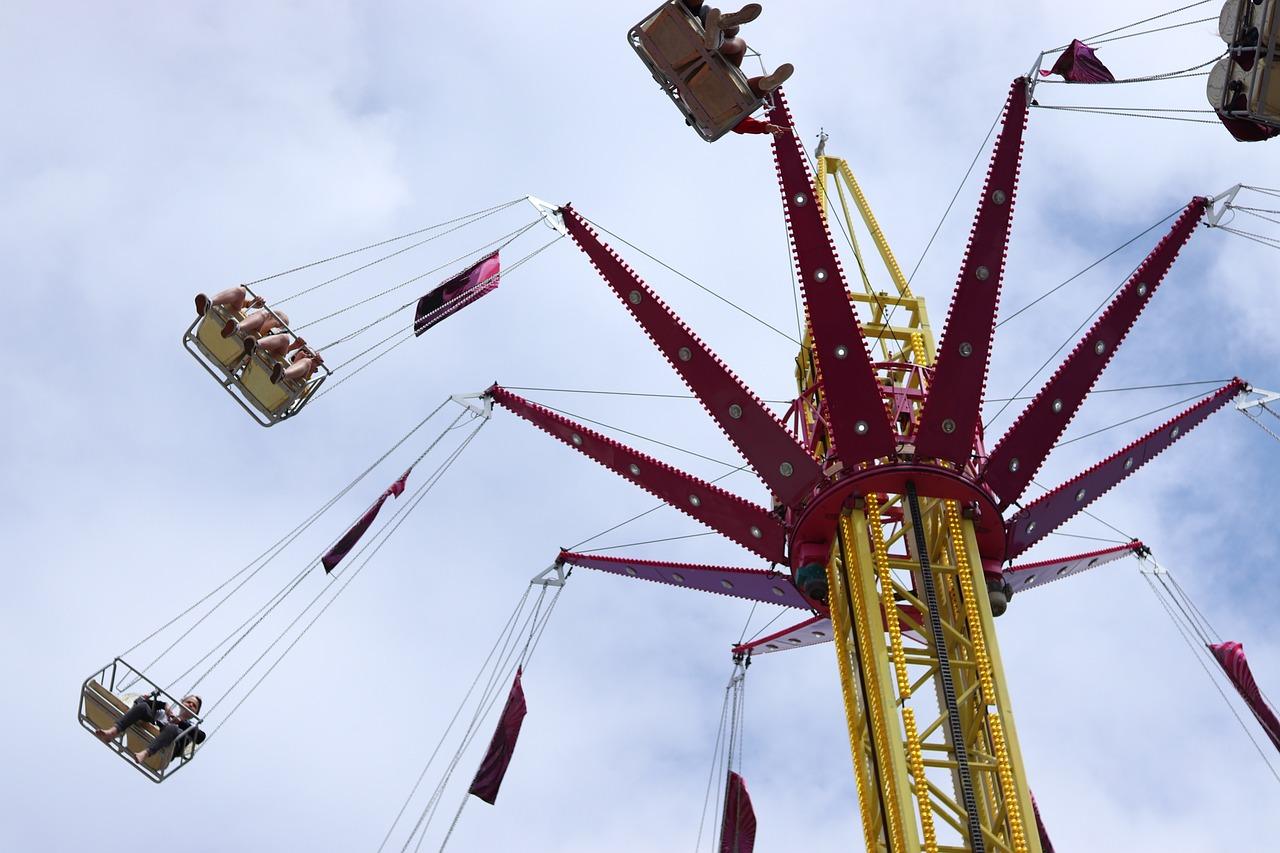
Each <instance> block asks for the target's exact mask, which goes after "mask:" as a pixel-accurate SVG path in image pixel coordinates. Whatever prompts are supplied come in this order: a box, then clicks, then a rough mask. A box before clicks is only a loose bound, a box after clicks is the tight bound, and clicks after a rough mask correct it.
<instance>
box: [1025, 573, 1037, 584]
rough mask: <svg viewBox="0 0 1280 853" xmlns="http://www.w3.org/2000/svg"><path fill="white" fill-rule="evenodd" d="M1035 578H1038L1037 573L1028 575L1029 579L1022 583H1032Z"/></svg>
mask: <svg viewBox="0 0 1280 853" xmlns="http://www.w3.org/2000/svg"><path fill="white" fill-rule="evenodd" d="M1035 579H1036V576H1035V575H1027V579H1026V580H1024V581H1023V582H1022V585H1023V586H1026V585H1027V584H1029V583H1031V582H1032V581H1033V580H1035Z"/></svg>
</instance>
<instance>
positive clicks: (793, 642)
mask: <svg viewBox="0 0 1280 853" xmlns="http://www.w3.org/2000/svg"><path fill="white" fill-rule="evenodd" d="M787 642H788V643H790V644H791V645H793V646H798V645H800V643H802V642H804V641H803V640H800V639H799V638H797V637H787Z"/></svg>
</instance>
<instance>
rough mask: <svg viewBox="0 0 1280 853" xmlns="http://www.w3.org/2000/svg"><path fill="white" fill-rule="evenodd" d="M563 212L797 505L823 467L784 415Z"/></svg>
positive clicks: (713, 409) (656, 336)
mask: <svg viewBox="0 0 1280 853" xmlns="http://www.w3.org/2000/svg"><path fill="white" fill-rule="evenodd" d="M561 213H562V214H563V216H564V224H565V227H566V228H567V229H568V231H569V236H570V237H572V238H573V240H574V242H575V243H577V244H578V247H579V248H580V249H582V251H583V252H585V253H586V255H587V257H589V258H590V259H591V263H592V265H593V266H595V268H596V271H597V272H599V273H600V277H601V278H603V279H604V281H605V283H606V284H608V285H609V287H610V288H611V289H612V290H613V292H614V293H615V294H616V295H617V297H618V298H619V299H621V300H622V304H623V305H624V306H626V308H627V310H628V311H630V312H631V316H632V317H634V318H635V320H636V322H637V323H639V324H640V326H641V328H643V329H644V330H645V332H646V333H647V334H648V335H649V340H651V341H653V345H654V346H655V347H657V348H658V351H659V352H661V353H662V355H663V357H664V358H666V360H667V362H668V363H669V364H670V365H671V366H672V367H673V368H675V370H676V372H677V373H679V374H680V378H681V379H683V380H684V382H685V385H687V386H689V390H691V391H692V392H693V393H694V394H695V395H697V397H698V399H699V400H700V401H701V402H702V405H703V408H705V409H706V410H707V412H708V413H709V414H710V415H711V417H712V418H714V419H715V421H716V423H718V424H719V425H720V429H721V430H723V431H724V434H725V435H726V436H728V438H729V440H730V441H731V442H733V446H734V447H736V448H737V449H738V452H739V453H741V454H742V456H743V458H745V459H746V460H747V463H748V464H749V465H750V466H751V468H752V469H753V470H754V471H755V472H756V475H757V476H758V477H759V478H760V479H761V481H763V482H764V484H765V485H767V486H768V487H769V490H770V491H771V492H773V493H774V494H775V495H777V496H778V498H779V499H780V500H781V501H782V502H783V503H785V504H786V505H787V506H790V507H795V506H797V505H798V504H799V503H800V502H801V501H802V500H803V499H804V498H806V497H808V495H809V493H810V492H811V491H812V489H813V486H814V484H815V483H816V482H817V481H818V478H819V477H820V476H821V475H822V469H821V468H819V467H818V463H817V462H815V461H814V459H813V457H811V456H810V455H809V454H808V453H807V452H805V450H804V448H803V447H801V446H800V444H799V443H798V442H797V441H796V440H795V438H794V437H793V436H792V435H791V433H790V432H788V431H787V428H786V426H785V425H784V424H783V423H782V421H781V420H779V419H778V418H777V417H776V416H775V415H774V414H773V412H771V411H769V409H768V408H767V407H766V406H765V404H764V403H763V402H761V400H760V398H759V397H757V396H756V395H755V393H754V392H753V391H752V390H751V389H750V388H748V387H747V386H746V385H744V384H743V382H742V380H740V379H739V378H738V377H737V376H736V375H734V373H733V371H732V370H730V369H729V367H728V366H727V365H726V364H725V363H724V362H723V361H721V360H720V358H719V357H718V356H717V355H716V354H715V353H714V352H712V351H711V349H710V348H709V347H708V346H707V345H706V344H704V343H703V342H702V341H701V340H700V339H699V338H698V336H697V335H696V334H694V332H693V330H692V329H690V328H689V327H688V326H687V325H685V323H684V321H682V320H681V319H680V318H679V317H678V316H676V314H675V313H674V312H673V311H672V310H671V309H670V308H669V307H667V305H666V303H664V302H663V301H662V299H661V298H660V297H659V296H658V295H657V294H656V293H654V292H653V290H651V289H650V288H649V286H648V285H647V284H645V283H644V281H643V280H641V278H640V276H638V275H636V273H635V271H634V270H632V269H631V267H630V266H628V265H627V264H626V263H625V262H624V261H623V260H622V259H621V258H620V257H618V255H617V253H616V252H614V251H613V249H611V248H610V247H609V246H608V245H606V244H605V243H604V242H602V241H601V240H600V237H599V235H598V234H597V233H596V231H595V229H594V228H592V227H591V226H590V225H588V224H587V222H586V220H585V219H583V218H582V216H581V215H579V214H578V213H577V211H575V210H574V209H573V208H572V207H564V208H562V209H561Z"/></svg>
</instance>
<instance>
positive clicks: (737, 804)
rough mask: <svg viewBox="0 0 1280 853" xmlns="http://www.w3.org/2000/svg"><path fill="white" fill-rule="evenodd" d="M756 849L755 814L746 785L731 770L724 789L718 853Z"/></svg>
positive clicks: (744, 851)
mask: <svg viewBox="0 0 1280 853" xmlns="http://www.w3.org/2000/svg"><path fill="white" fill-rule="evenodd" d="M755 847H756V812H755V809H753V808H752V807H751V795H750V794H748V793H747V783H746V782H745V781H743V779H742V777H741V776H739V775H738V774H737V773H734V772H733V771H732V770H730V771H729V782H728V784H726V785H725V789H724V820H723V821H722V822H721V824H720V853H751V851H752V850H754V849H755Z"/></svg>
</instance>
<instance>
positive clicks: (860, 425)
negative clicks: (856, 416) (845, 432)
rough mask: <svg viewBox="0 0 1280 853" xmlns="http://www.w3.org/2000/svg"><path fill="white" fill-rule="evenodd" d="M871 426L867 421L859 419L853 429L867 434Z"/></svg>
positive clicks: (860, 433)
mask: <svg viewBox="0 0 1280 853" xmlns="http://www.w3.org/2000/svg"><path fill="white" fill-rule="evenodd" d="M870 428H871V427H870V425H869V424H868V423H867V422H866V421H858V422H857V423H855V424H854V425H853V431H854V432H856V433H857V434H858V435H866V434H867V430H868V429H870Z"/></svg>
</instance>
